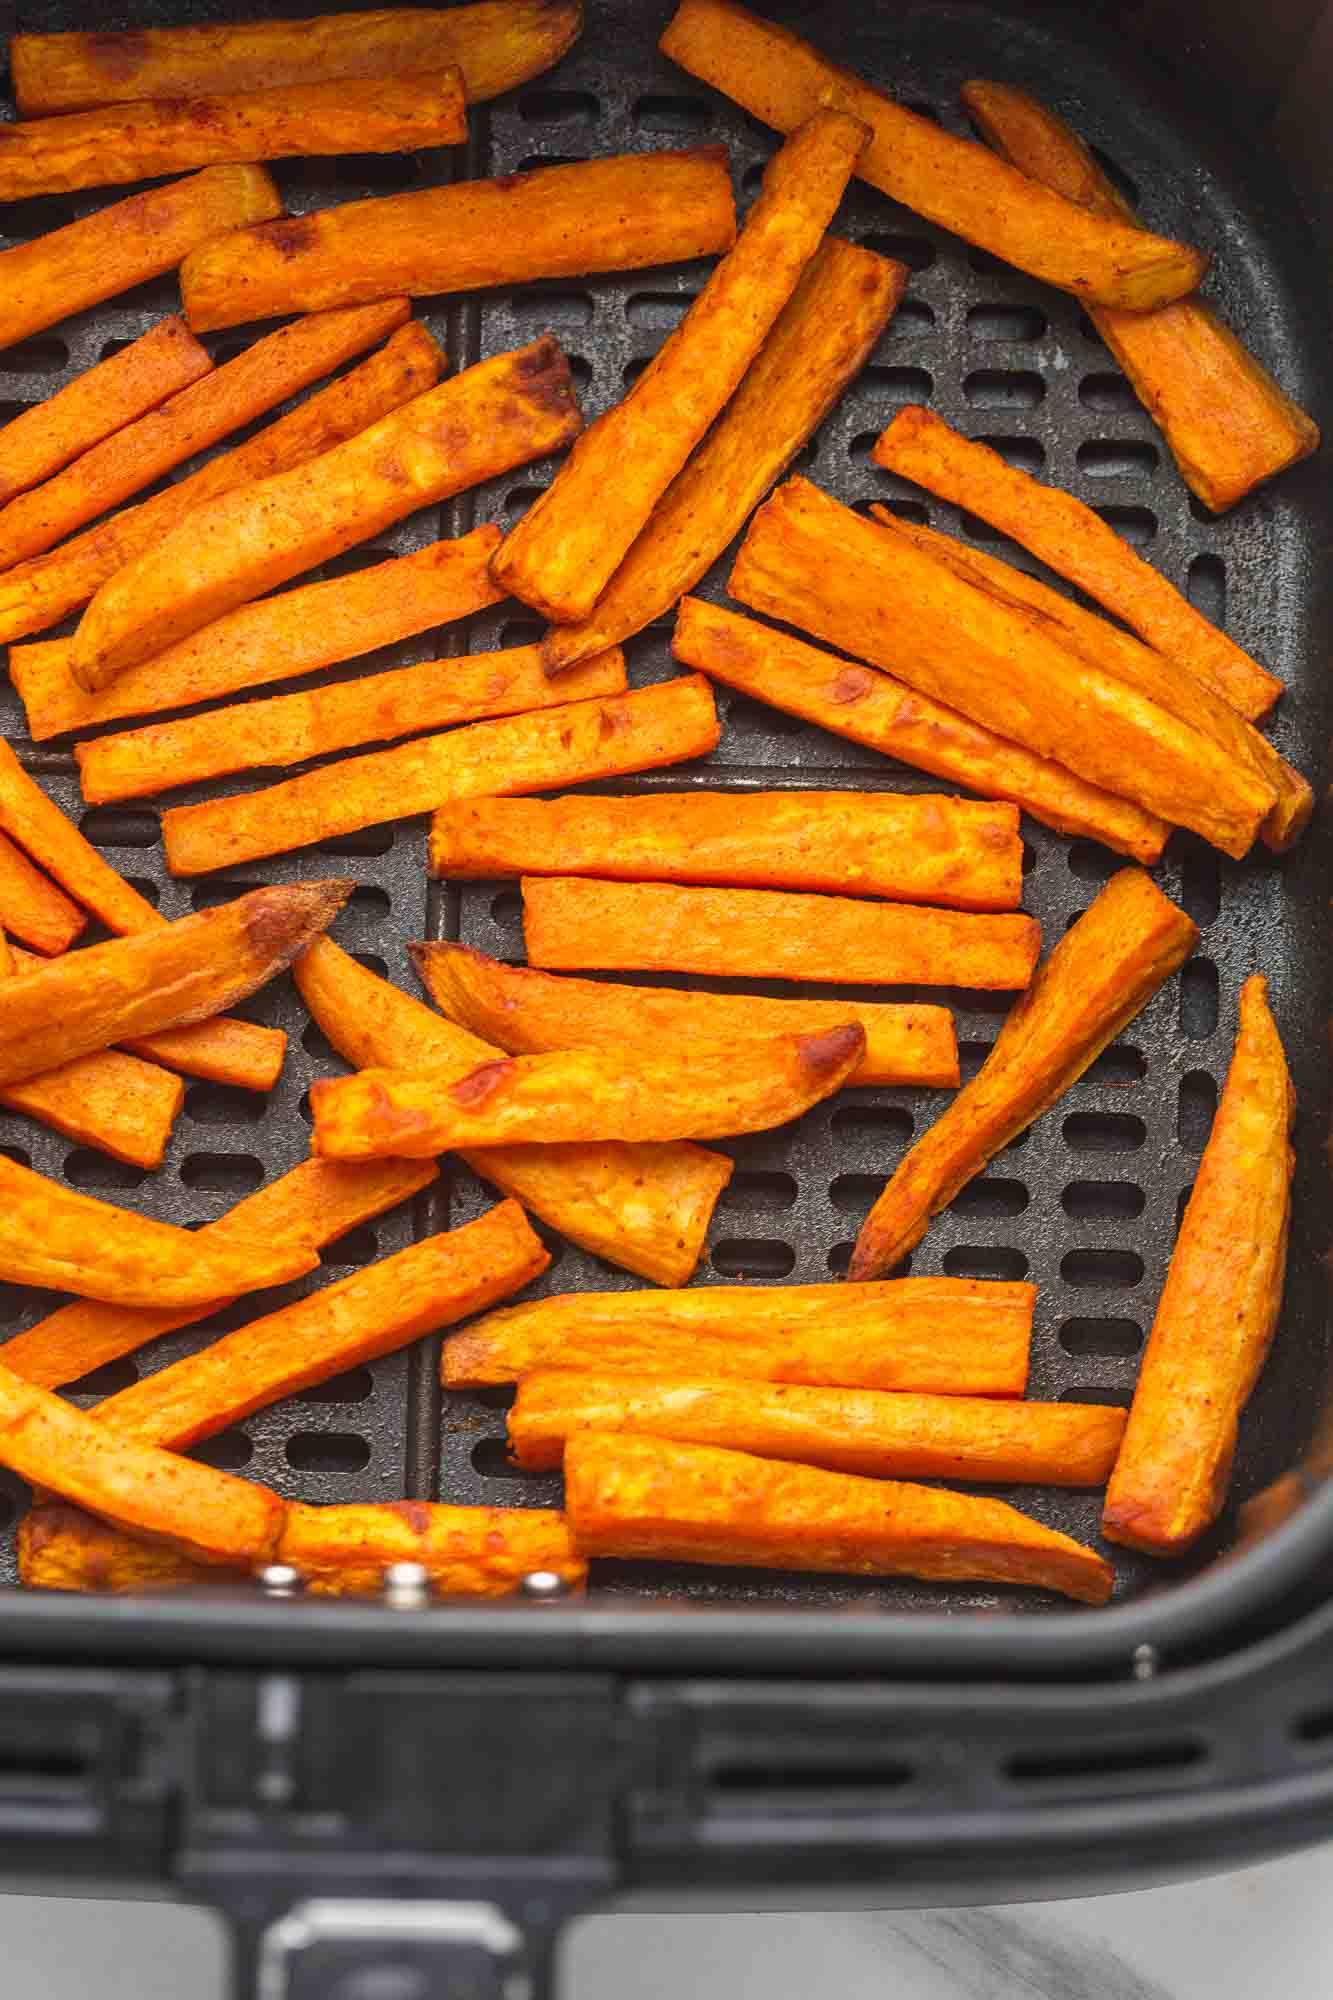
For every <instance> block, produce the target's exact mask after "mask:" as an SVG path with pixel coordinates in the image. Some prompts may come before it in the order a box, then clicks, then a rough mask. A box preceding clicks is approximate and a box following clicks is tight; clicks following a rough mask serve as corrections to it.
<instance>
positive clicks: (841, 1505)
mask: <svg viewBox="0 0 1333 2000" xmlns="http://www.w3.org/2000/svg"><path fill="white" fill-rule="evenodd" d="M565 1506H566V1509H567V1516H568V1521H569V1530H570V1533H571V1535H572V1536H573V1538H574V1546H575V1548H576V1549H577V1550H578V1551H579V1553H580V1555H585V1556H619V1557H622V1558H628V1559H629V1560H630V1561H642V1560H644V1559H645V1558H647V1559H649V1560H656V1561H662V1562H700V1563H728V1564H730V1563H735V1564H741V1565H744V1566H747V1567H750V1568H760V1569H807V1570H833V1571H838V1572H844V1573H849V1574H851V1575H854V1576H921V1577H929V1578H932V1579H938V1580H940V1581H943V1582H946V1583H959V1582H963V1581H966V1580H971V1579H979V1580H981V1581H984V1582H987V1583H1016V1584H1028V1585H1035V1586H1036V1587H1037V1588H1039V1589H1042V1590H1057V1591H1060V1592H1062V1593H1063V1594H1064V1595H1065V1596H1066V1597H1076V1598H1078V1599H1080V1600H1081V1601H1082V1602H1083V1603H1085V1604H1105V1602H1106V1600H1107V1598H1108V1597H1109V1596H1110V1595H1111V1585H1112V1583H1113V1582H1114V1578H1115V1572H1114V1571H1113V1570H1112V1568H1111V1565H1110V1563H1108V1562H1106V1561H1105V1560H1104V1558H1103V1557H1101V1556H1099V1555H1098V1554H1097V1553H1096V1551H1095V1550H1094V1549H1089V1548H1084V1547H1083V1545H1082V1543H1080V1542H1075V1541H1071V1539H1070V1537H1069V1536H1068V1535H1061V1534H1058V1533H1057V1532H1056V1530H1055V1529H1054V1528H1046V1527H1043V1526H1042V1524H1041V1523H1040V1522H1039V1521H1033V1520H1031V1519H1030V1518H1029V1517H1028V1516H1027V1515H1026V1514H1020V1513H1019V1512H1018V1510H1017V1508H1015V1507H1010V1506H1007V1505H1006V1503H1005V1502H1004V1501H1003V1500H987V1499H982V1498H981V1497H980V1495H977V1494H970V1493H967V1494H964V1493H948V1492H941V1491H939V1490H938V1489H937V1488H935V1487H930V1486H908V1485H903V1484H900V1483H898V1482H894V1481H884V1480H879V1479H858V1478H856V1477H854V1476H853V1475H851V1474H849V1473H843V1472H824V1471H822V1470H819V1469H817V1468H816V1467H814V1466H810V1465H781V1464H775V1463H774V1462H773V1461H772V1460H770V1459H763V1458H753V1457H751V1456H750V1455H749V1454H748V1453H746V1452H741V1451H718V1450H715V1449H714V1448H712V1447H711V1446H708V1445H692V1444H674V1443H669V1442H668V1441H667V1440H666V1439H663V1438H647V1437H603V1436H598V1435H597V1434H596V1433H594V1432H587V1431H585V1432H583V1433H582V1434H581V1435H579V1436H578V1437H574V1438H571V1439H570V1441H569V1445H568V1447H567V1449H566V1451H565Z"/></svg>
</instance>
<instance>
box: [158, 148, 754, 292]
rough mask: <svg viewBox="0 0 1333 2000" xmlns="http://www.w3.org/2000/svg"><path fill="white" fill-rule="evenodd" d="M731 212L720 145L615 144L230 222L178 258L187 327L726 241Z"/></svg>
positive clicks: (647, 259) (696, 251)
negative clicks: (596, 154) (530, 168)
mask: <svg viewBox="0 0 1333 2000" xmlns="http://www.w3.org/2000/svg"><path fill="white" fill-rule="evenodd" d="M735 233H736V212H735V207H734V204H733V201H732V194H731V177H730V175H729V174H728V172H727V155H726V150H725V148H723V147H721V146H701V147H698V148H696V149H695V150H694V151H691V152H660V153H626V154H621V155H618V156H615V157H613V158H610V159H602V160H580V161H578V162H577V163H576V164H574V165H570V166H562V167H539V168H538V169H537V170H536V172H535V173H526V174H506V175H504V176H503V177H502V178H501V179H500V180H487V181H456V182H454V183H453V185H452V186H450V187H433V188H426V189H423V190H422V191H421V192H420V193H419V194H392V195H383V196H380V197H378V198H376V199H375V200H372V201H352V202H346V203H344V204H343V206H341V207H339V208H325V209H320V210H319V211H317V213H315V214H314V215H301V216H292V217H289V218H286V219H285V220H284V221H283V222H282V223H280V224H279V226H278V227H277V228H276V229H259V230H250V229H246V230H239V229H238V230H235V231H234V232H233V233H232V235H231V236H230V237H229V238H228V240H227V241H226V243H222V242H218V243H215V244H213V245H211V246H210V248H209V253H208V255H207V256H204V257H191V258H188V259H187V260H186V262H185V263H184V264H183V265H182V267H181V298H182V300H183V302H184V306H185V316H186V318H187V319H188V320H189V322H190V325H191V326H192V327H194V329H195V330H196V332H208V331H210V330H211V329H214V328H217V327H223V326H236V325H238V324H239V323H240V322H241V321H242V320H251V319H267V318H269V317H270V315H271V314H273V313H281V312H308V311H310V310H311V309H312V308H313V307H315V306H317V305H319V306H332V305H351V304H353V303H355V301H356V300H358V299H380V298H383V297H384V296H385V294H386V293H387V292H405V293H407V295H408V297H409V298H421V297H423V296H426V297H435V296H437V295H438V294H440V293H443V292H463V291H471V290H473V289H474V288H475V287H477V286H479V285H518V284H523V283H525V282H527V281H528V280H529V279H532V278H561V277H584V276H585V275H586V274H587V273H588V272H590V271H635V270H639V269H641V268H644V267H646V266H649V265H653V264H674V263H677V262H678V261H680V260H681V259H683V258H687V257H707V256H711V255H712V254H713V253H714V252H715V251H719V250H726V249H728V248H729V247H730V245H731V243H732V241H733V239H734V237H735Z"/></svg>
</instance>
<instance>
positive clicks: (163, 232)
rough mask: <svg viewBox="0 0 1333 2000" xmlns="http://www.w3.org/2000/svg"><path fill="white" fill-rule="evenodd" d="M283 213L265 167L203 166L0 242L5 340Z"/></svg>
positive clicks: (1, 338) (8, 343)
mask: <svg viewBox="0 0 1333 2000" xmlns="http://www.w3.org/2000/svg"><path fill="white" fill-rule="evenodd" d="M281 214H282V202H281V200H280V199H279V196H278V190H277V189H276V188H275V187H274V185H273V182H272V180H271V179H270V177H269V175H268V174H266V173H265V171H264V169H263V168H262V167H205V169H204V171H203V172H202V173H200V174H192V175H191V176H190V178H189V179H188V180H183V181H171V182H169V183H168V184H167V185H166V186H165V187H157V188H150V189H149V190H148V192H147V193H146V194H132V195H130V196H129V198H128V199H127V200H125V201H118V202H115V203H113V204H112V206H111V207H110V208H103V209H99V210H98V212H97V213H96V214H95V215H89V216H85V217H84V219H83V220H82V221H81V222H70V223H67V224H66V226H65V227H64V228H63V229H53V230H51V231H50V232H49V233H48V234H47V235H45V236H37V237H34V239H33V240H32V242H31V243H20V244H19V245H18V247H17V248H16V249H13V250H5V251H0V348H5V347H12V346H13V345H14V344H15V342H16V341H20V340H26V339H27V338H28V335H29V334H32V333H40V332H41V331H42V329H43V327H48V326H54V325H55V323H56V321H57V320H58V319H65V318H67V317H68V315H69V314H70V313H76V312H82V311H83V309H84V307H85V306H95V305H100V304H101V302H102V300H103V299H111V298H114V297H115V296H116V294H117V292H126V291H128V290H129V289H130V286H131V285H138V284H142V283H143V281H144V280H145V279H146V278H155V277H157V276H158V274H159V273H160V272H162V271H169V270H170V269H171V267H172V266H173V264H179V263H180V261H181V259H182V258H183V257H184V256H185V255H186V254H187V252H188V251H190V250H193V249H194V247H195V245H196V244H198V243H206V242H207V241H208V239H209V237H210V236H217V235H219V234H225V232H226V231H227V230H229V229H241V228H244V226H245V225H246V224H247V223H250V222H267V221H269V220H270V219H271V218H272V217H273V216H275V215H281Z"/></svg>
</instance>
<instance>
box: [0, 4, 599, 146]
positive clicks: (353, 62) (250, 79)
mask: <svg viewBox="0 0 1333 2000" xmlns="http://www.w3.org/2000/svg"><path fill="white" fill-rule="evenodd" d="M581 25H582V8H581V6H580V5H579V0H478V3H474V4H473V5H470V6H469V5H464V6H458V7H447V8H436V7H382V8H376V9H375V10H374V11H373V12H370V13H359V14H316V15H314V16H312V17H310V18H309V19H306V20H295V21H287V20H281V21H280V20H276V19H270V20H266V21H241V22H237V23H217V24H210V25H209V26H207V27H195V28H129V29H125V30H123V31H122V32H120V33H116V32H115V31H114V30H98V31H97V32H96V33H91V34H88V33H78V34H62V35H31V34H30V35H15V37H14V39H13V41H12V42H11V44H10V50H11V60H12V65H13V75H14V93H15V97H16V99H17V101H18V108H19V116H20V118H45V117H49V116H50V115H51V113H52V112H57V111H83V110H87V109H88V108H90V107H91V106H93V105H98V104H123V103H126V102H127V101H130V100H142V99H144V98H154V97H203V96H211V95H212V94H213V92H214V91H218V90H267V89H271V88H273V87H274V86H276V85H277V84H281V83H318V82H319V81H320V80H321V79H325V78H336V77H353V76H381V77H392V76H401V75H404V74H407V73H410V72H412V71H415V70H422V69H426V70H431V69H446V68H448V66H449V65H450V64H451V63H457V64H458V65H459V67H460V68H461V69H462V71H463V77H464V81H465V82H466V84H467V95H468V101H469V103H474V104H475V103H476V102H477V101H478V100H479V99H482V98H487V97H498V96H499V95H500V92H501V91H502V90H512V89H514V88H515V87H516V86H517V85H518V84H520V83H526V82H528V80H529V78H531V77H534V76H540V74H541V72H542V71H543V70H546V69H550V68H551V66H552V64H553V63H557V62H559V60H560V58H561V56H562V55H564V53H565V51H566V49H568V48H570V47H571V46H572V45H573V43H574V42H575V41H576V40H577V38H578V33H579V29H580V27H581Z"/></svg>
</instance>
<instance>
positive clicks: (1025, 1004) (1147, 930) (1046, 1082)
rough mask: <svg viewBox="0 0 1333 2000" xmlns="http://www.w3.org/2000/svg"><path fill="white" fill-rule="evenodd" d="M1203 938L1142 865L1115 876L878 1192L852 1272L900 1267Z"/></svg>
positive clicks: (868, 1274) (861, 1274)
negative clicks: (936, 1220)
mask: <svg viewBox="0 0 1333 2000" xmlns="http://www.w3.org/2000/svg"><path fill="white" fill-rule="evenodd" d="M1198 935H1199V932H1198V928H1197V926H1196V925H1195V924H1194V923H1193V922H1192V921H1191V920H1190V918H1189V917H1187V916H1186V915H1185V912H1184V911H1183V910H1179V909H1177V908H1176V906H1175V904H1174V903H1172V902H1169V901H1168V900H1167V898H1166V897H1165V896H1164V895H1163V894H1162V892H1161V890H1160V889H1158V888H1157V887H1156V886H1155V885H1154V884H1153V882H1152V881H1151V880H1150V879H1149V877H1148V876H1147V875H1145V874H1143V872H1142V871H1141V870H1140V869H1137V868H1122V869H1121V870H1120V872H1119V874H1117V875H1113V876H1112V877H1111V880H1110V881H1109V882H1108V883H1107V885H1106V887H1105V888H1104V889H1103V890H1102V892H1101V894H1100V895H1099V896H1098V897H1097V899H1096V901H1095V902H1094V903H1092V905H1091V906H1090V907H1089V908H1088V909H1087V910H1085V911H1084V913H1083V915H1082V916H1081V917H1080V918H1079V920H1078V922H1077V923H1076V924H1075V925H1074V926H1073V927H1072V929H1070V930H1068V931H1066V933H1065V935H1064V937H1062V938H1061V940H1060V942H1059V943H1058V944H1057V945H1056V947H1055V949H1054V950H1053V951H1052V952H1051V954H1050V957H1049V958H1048V959H1046V961H1045V963H1044V964H1043V965H1042V966H1041V967H1040V968H1039V970H1038V972H1037V976H1036V978H1035V979H1034V980H1033V982H1032V984H1031V986H1030V987H1029V988H1028V990H1027V992H1026V993H1024V994H1023V995H1022V997H1021V998H1020V1000H1019V1002H1018V1004H1017V1006H1016V1007H1015V1008H1014V1009H1013V1011H1012V1012H1011V1013H1010V1015H1009V1018H1008V1020H1007V1021H1006V1022H1005V1024H1004V1026H1003V1028H1002V1029H1001V1030H1000V1033H999V1035H998V1036H997V1038H996V1041H995V1046H994V1047H993V1048H992V1050H991V1052H990V1055H989V1056H988V1057H987V1059H986V1061H985V1063H984V1064H983V1065H982V1068H981V1069H980V1070H979V1072H978V1073H977V1075H976V1076H975V1077H973V1079H972V1081H971V1082H970V1083H968V1084H965V1085H964V1087H963V1089H962V1090H961V1091H960V1092H959V1093H958V1096H957V1097H955V1098H954V1099H953V1101H952V1103H950V1104H949V1106H948V1107H947V1109H946V1110H945V1111H944V1112H943V1113H942V1114H941V1116H940V1117H939V1118H937V1119H936V1121H935V1123H934V1124H933V1125H932V1126H931V1127H930V1130H929V1131H928V1132H926V1133H925V1135H924V1136H923V1137H922V1138H921V1139H919V1140H918V1141H917V1143H916V1145H915V1146H913V1148H912V1150H911V1152H910V1153H909V1154H908V1155H907V1157H906V1159H905V1160H904V1161H903V1162H902V1165H901V1166H900V1167H899V1168H898V1171H897V1172H896V1173H895V1174H894V1176H893V1178H892V1180H890V1182H889V1184H888V1186H887V1187H886V1188H885V1190H884V1192H883V1194H881V1195H880V1197H879V1199H878V1201H877V1202H876V1203H875V1206H874V1207H873V1208H872V1209H871V1211H870V1214H869V1215H868V1216H867V1218H866V1220H865V1222H864V1223H863V1224H862V1227H861V1233H860V1235H859V1236H858V1238H857V1241H856V1249H855V1251H854V1252H853V1254H852V1263H851V1273H850V1275H851V1276H852V1277H853V1278H874V1277H877V1276H878V1275H879V1274H880V1272H882V1271H889V1270H892V1269H893V1267H894V1265H895V1264H897V1263H898V1261H899V1260H900V1259H901V1258H903V1257H905V1256H906V1255H907V1253H908V1251H909V1250H910V1249H911V1248H912V1246H913V1244H915V1243H919V1242H920V1241H921V1238H922V1237H923V1236H924V1235H925V1233H926V1229H927V1227H928V1226H929V1223H930V1219H931V1217H932V1216H934V1215H938V1214H939V1212H940V1210H941V1209H943V1208H947V1207H948V1205H949V1203H950V1202H951V1201H952V1200H953V1199H954V1196H955V1195H956V1194H957V1193H958V1191H959V1189H960V1188H963V1187H965V1186H966V1185H967V1183H968V1181H970V1180H971V1179H972V1177H973V1175H974V1174H979V1173H980V1172H981V1169H982V1168H983V1167H984V1166H985V1165H986V1162H987V1161H988V1160H990V1159H992V1158H993V1157H994V1156H995V1154H996V1153H998V1152H999V1151H1000V1149H1001V1148H1002V1147H1004V1146H1007V1145H1008V1144H1009V1142H1010V1140H1011V1139H1014V1138H1016V1137H1017V1136H1018V1134H1019V1133H1020V1132H1021V1131H1023V1130H1024V1128H1025V1127H1026V1126H1028V1125H1030V1124H1031V1123H1032V1121H1033V1119H1034V1118H1037V1117H1039V1116H1040V1114H1041V1113H1042V1112H1043V1111H1046V1110H1049V1108H1050V1106H1051V1105H1052V1104H1054V1103H1055V1102H1056V1100H1057V1099H1058V1098H1059V1097H1061V1096H1063V1094H1064V1092H1065V1091H1066V1090H1068V1089H1069V1087H1070V1085H1071V1084H1073V1083H1076V1082H1077V1081H1078V1079H1079V1077H1081V1076H1082V1074H1083V1072H1084V1070H1085V1069H1087V1067H1088V1065H1089V1064H1090V1063H1092V1062H1093V1061H1095V1059H1096V1058H1097V1057H1098V1056H1099V1055H1100V1054H1101V1052H1102V1050H1103V1049H1104V1048H1105V1047H1106V1046H1107V1044H1108V1043H1109V1042H1112V1041H1114V1040H1115V1038H1116V1036H1117V1035H1118V1034H1119V1033H1120V1031H1121V1029H1122V1028H1124V1027H1126V1026H1127V1025H1128V1023H1129V1022H1130V1021H1132V1020H1133V1019H1134V1016H1135V1015H1136V1014H1137V1013H1139V1012H1140V1010H1141V1009H1142V1008H1143V1007H1145V1006H1146V1005H1147V1003H1148V1001H1149V1000H1150V999H1151V998H1152V996H1153V994H1154V993H1155V992H1156V991H1157V989H1158V987H1159V986H1160V985H1161V984H1162V982H1163V980H1165V979H1168V978H1169V977H1170V975H1171V974H1172V973H1173V972H1174V971H1176V969H1177V968H1178V967H1179V966H1180V965H1182V964H1183V963H1184V961H1185V959H1186V958H1187V957H1188V955H1189V952H1190V950H1191V949H1192V947H1193V946H1194V944H1195V942H1196V941H1197V939H1198Z"/></svg>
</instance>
